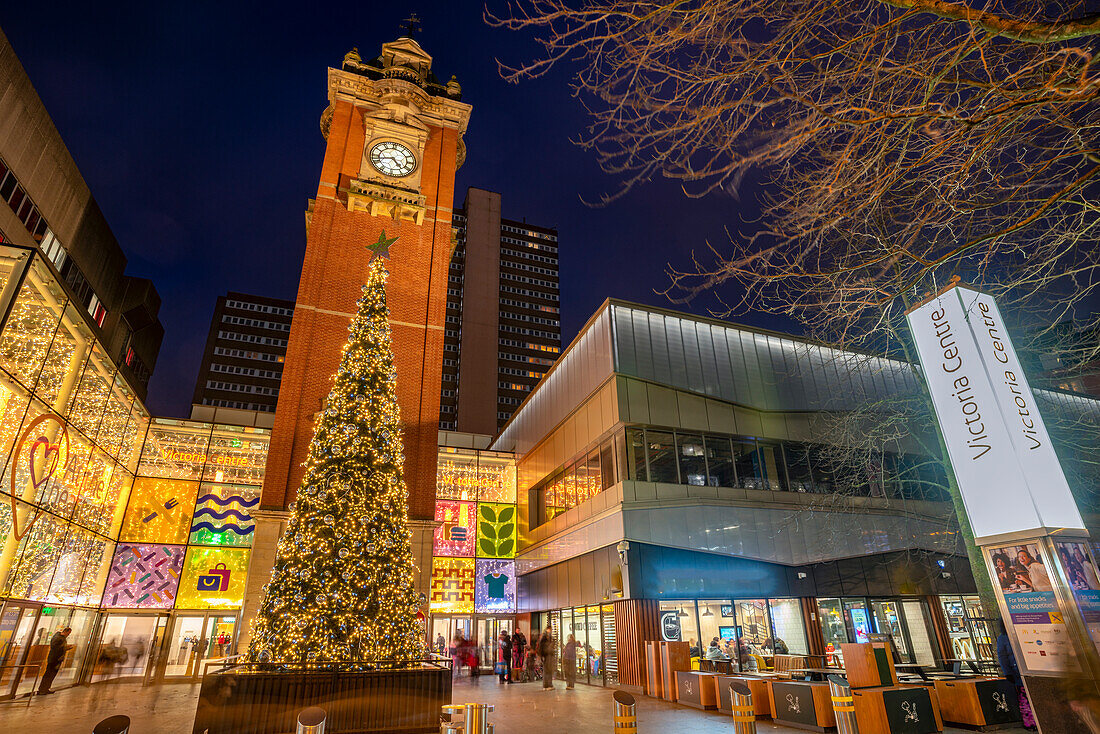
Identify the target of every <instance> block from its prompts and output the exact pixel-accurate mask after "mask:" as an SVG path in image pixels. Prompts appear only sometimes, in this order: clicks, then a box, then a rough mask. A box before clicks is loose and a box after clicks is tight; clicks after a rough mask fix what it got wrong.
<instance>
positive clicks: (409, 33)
mask: <svg viewBox="0 0 1100 734" xmlns="http://www.w3.org/2000/svg"><path fill="white" fill-rule="evenodd" d="M420 29H421V26H420V16H419V15H417V14H416V13H409V17H408V18H405V37H406V38H412V37H413V34H414V33H416V32H417V31H419V30H420Z"/></svg>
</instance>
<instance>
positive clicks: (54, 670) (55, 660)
mask: <svg viewBox="0 0 1100 734" xmlns="http://www.w3.org/2000/svg"><path fill="white" fill-rule="evenodd" d="M72 631H73V628H72V627H65V628H63V629H61V630H59V631H58V632H55V633H54V636H53V637H51V638H50V651H49V652H48V653H46V672H45V673H43V674H42V682H41V684H40V685H39V686H38V695H39V696H47V695H49V694H51V693H53V691H52V690H50V686H52V685H53V679H54V678H56V677H57V674H58V673H59V672H61V665H62V664H63V663H64V662H65V653H67V652H68V651H69V650H72V649H73V647H75V646H74V645H69V644H67V643H66V642H65V641H66V640H67V639H68V637H69V635H70V634H71V633H72Z"/></svg>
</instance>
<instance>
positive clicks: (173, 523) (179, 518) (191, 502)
mask: <svg viewBox="0 0 1100 734" xmlns="http://www.w3.org/2000/svg"><path fill="white" fill-rule="evenodd" d="M198 488H199V485H198V483H197V482H183V481H179V480H175V479H159V478H155V477H138V478H137V479H135V480H134V488H133V490H132V491H131V492H130V504H129V506H128V507H127V508H126V517H125V519H124V521H123V523H122V534H121V536H120V537H119V540H120V541H123V542H136V543H166V544H169V545H182V544H183V543H186V542H187V536H188V534H189V533H190V532H191V512H192V511H193V510H194V508H195V495H196V494H197V493H198Z"/></svg>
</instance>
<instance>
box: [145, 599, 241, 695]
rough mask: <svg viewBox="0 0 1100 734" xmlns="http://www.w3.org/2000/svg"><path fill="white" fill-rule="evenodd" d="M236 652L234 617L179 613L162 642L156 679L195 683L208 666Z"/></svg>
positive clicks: (222, 614)
mask: <svg viewBox="0 0 1100 734" xmlns="http://www.w3.org/2000/svg"><path fill="white" fill-rule="evenodd" d="M236 652H237V615H236V614H225V613H218V612H180V613H177V614H176V615H175V616H173V618H172V623H171V625H170V626H169V632H168V634H167V636H166V638H165V641H164V650H163V654H162V660H161V664H160V666H159V669H158V670H157V679H158V680H160V679H163V678H165V677H171V678H191V679H192V680H197V679H199V678H200V677H201V676H202V673H203V670H205V669H206V668H207V667H208V664H209V663H214V662H218V661H221V660H225V659H226V658H229V657H232V656H234V655H236Z"/></svg>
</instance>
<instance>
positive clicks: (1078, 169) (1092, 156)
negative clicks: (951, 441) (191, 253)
mask: <svg viewBox="0 0 1100 734" xmlns="http://www.w3.org/2000/svg"><path fill="white" fill-rule="evenodd" d="M1097 9H1098V3H1097V0H1070V1H1069V2H1063V3H1054V2H1042V1H1041V0H1019V1H1014V0H989V1H988V2H977V0H958V1H952V0H852V1H851V2H834V1H833V0H711V1H710V2H702V1H699V0H696V1H691V2H689V1H687V0H650V1H648V2H647V1H644V0H639V1H631V0H514V1H513V2H509V3H507V4H506V5H498V6H490V7H488V8H487V9H486V13H485V15H486V19H487V21H488V22H489V23H491V24H494V25H497V26H501V27H505V28H510V29H513V30H516V31H523V32H529V33H532V34H533V36H534V38H535V40H536V42H537V43H538V44H540V45H541V48H542V53H541V54H540V55H539V56H538V57H536V58H535V59H534V60H532V61H530V62H527V63H521V64H518V65H513V64H512V63H511V62H512V61H513V60H508V62H507V63H504V62H502V63H501V72H502V74H503V75H504V77H505V78H506V79H509V80H511V81H513V82H519V81H521V80H524V79H528V78H532V77H537V76H540V75H542V74H545V73H546V72H548V71H549V70H550V69H552V68H553V67H555V66H558V65H567V66H568V67H569V68H570V69H571V70H573V71H574V75H573V90H574V93H575V94H576V96H577V97H578V98H580V99H581V100H582V101H583V102H584V104H585V105H586V107H587V109H588V110H589V112H590V115H591V122H590V124H589V125H588V126H587V128H586V129H585V130H584V131H583V132H582V133H581V135H580V138H579V141H578V142H579V144H580V145H582V146H584V147H585V148H587V149H589V150H591V151H592V152H593V154H594V155H595V156H596V158H597V159H598V161H599V163H600V165H601V166H602V167H603V169H604V170H605V171H606V172H607V173H609V174H611V176H612V177H613V178H614V180H615V181H616V182H617V184H616V186H615V187H613V189H612V190H611V191H610V192H609V193H608V194H607V195H606V196H605V197H604V198H603V201H604V202H606V201H609V200H611V199H614V198H616V197H618V196H622V195H623V194H625V193H627V192H629V191H630V190H631V189H633V188H635V187H637V186H640V185H644V184H645V183H647V182H649V181H651V180H652V179H654V178H656V177H666V178H671V179H674V180H677V181H679V182H681V184H682V187H683V190H684V193H685V194H686V195H688V196H706V195H711V196H722V195H725V196H726V197H728V198H729V199H730V200H732V197H736V196H739V195H741V194H742V193H743V192H744V189H745V188H746V187H745V179H746V176H748V175H750V174H751V175H752V176H753V178H754V180H756V181H758V182H759V184H760V185H759V186H758V187H756V188H757V189H758V190H759V191H762V192H763V193H762V201H761V202H760V203H761V207H762V208H761V215H760V217H759V219H758V220H756V221H752V222H731V223H730V227H729V229H730V232H731V236H730V237H729V241H728V242H723V243H721V244H717V243H715V244H713V245H711V244H708V245H707V246H705V247H703V246H701V247H700V248H699V249H698V251H697V253H695V254H693V255H692V257H691V258H690V261H687V262H683V261H681V262H674V263H673V264H672V265H670V266H669V275H670V277H671V286H670V288H669V290H668V292H667V293H668V295H669V297H670V298H672V299H673V300H676V301H681V302H683V301H687V300H690V299H692V298H694V297H696V296H699V295H700V294H703V293H707V294H713V295H716V296H717V297H718V298H720V299H721V302H722V304H723V305H722V308H721V309H720V312H721V314H723V315H728V314H731V313H743V312H747V311H753V310H755V311H765V312H770V313H777V314H782V315H784V316H787V317H790V318H793V319H795V320H797V321H798V322H799V323H801V324H802V325H803V326H804V327H805V329H806V331H807V333H808V334H810V335H812V336H815V337H817V338H819V339H822V340H824V341H827V342H829V343H832V344H835V345H837V346H840V347H843V348H853V347H855V348H864V349H870V350H874V351H878V352H882V351H885V352H891V353H894V354H897V355H898V356H901V357H902V358H905V359H908V360H910V361H915V355H913V354H912V353H911V351H910V350H909V345H908V337H907V336H906V330H905V328H904V319H903V314H904V311H905V310H906V308H908V307H909V306H910V305H911V304H912V303H913V302H914V301H915V300H917V299H918V298H919V297H920V296H921V295H923V294H924V293H926V292H928V291H930V290H934V289H936V288H937V287H939V286H941V285H943V284H944V283H946V282H947V281H948V279H949V278H951V277H955V276H957V277H960V278H961V279H962V280H964V281H966V282H969V283H973V284H975V285H978V286H979V287H981V288H983V289H984V290H987V291H989V292H991V293H992V294H993V295H994V296H995V297H996V298H997V299H998V300H999V302H1000V303H1001V304H1002V308H1003V310H1005V311H1006V312H1008V313H1010V314H1012V315H1013V317H1014V318H1015V320H1016V328H1015V330H1014V332H1015V335H1016V336H1017V337H1018V338H1019V337H1022V336H1023V335H1024V334H1026V335H1028V336H1029V337H1031V338H1033V339H1034V340H1035V343H1036V344H1040V345H1043V346H1042V348H1043V349H1046V350H1050V351H1058V350H1061V351H1062V352H1064V353H1065V356H1066V357H1067V359H1066V363H1067V364H1073V365H1086V366H1087V365H1092V364H1095V363H1096V360H1097V358H1098V357H1100V344H1098V342H1097V340H1096V339H1095V338H1091V339H1076V340H1075V341H1074V342H1073V345H1072V346H1071V347H1066V346H1064V342H1063V341H1061V340H1059V339H1057V338H1055V337H1056V336H1057V334H1054V329H1055V328H1056V326H1057V325H1058V324H1060V323H1062V322H1065V321H1067V320H1069V319H1076V320H1078V321H1084V322H1086V323H1085V326H1084V328H1083V329H1082V330H1081V331H1080V332H1078V334H1096V333H1100V332H1098V331H1097V330H1096V327H1097V322H1093V321H1092V320H1093V319H1095V318H1096V317H1095V314H1093V313H1092V311H1093V308H1092V307H1093V306H1094V304H1095V303H1096V302H1097V296H1098V295H1100V294H1098V291H1097V289H1098V288H1100V237H1098V236H1097V231H1096V230H1097V225H1098V221H1100V220H1098V218H1097V216H1096V214H1097V210H1096V208H1097V203H1096V202H1097V194H1098V193H1100V140H1098V137H1097V130H1096V126H1097V123H1098V113H1097V106H1096V104H1095V102H1096V99H1097V95H1098V94H1100V77H1098V73H1097V65H1096V62H1095V59H1094V56H1095V51H1096V44H1097V37H1098V36H1100V13H1097ZM597 203H599V202H597ZM732 208H733V207H731V209H732ZM701 245H702V243H701ZM1059 344H1061V345H1062V346H1058V345H1059ZM1020 346H1022V347H1023V348H1024V349H1025V350H1026V349H1027V346H1026V345H1020ZM878 407H881V406H878ZM895 407H899V406H895ZM900 407H901V410H899V411H898V412H897V413H896V415H899V416H902V419H903V420H908V421H910V423H909V425H913V424H912V423H911V421H930V420H931V416H932V411H931V408H930V404H929V402H928V399H927V396H926V395H924V396H918V399H917V400H915V401H914V402H910V403H908V404H907V405H905V406H900ZM1051 412H1052V414H1054V413H1057V411H1051ZM863 418H864V417H860V416H852V415H848V416H845V417H844V419H843V421H849V422H850V421H857V420H863ZM1053 418H1054V419H1055V420H1060V418H1059V416H1057V415H1054V416H1053ZM1063 422H1064V424H1065V425H1064V426H1062V428H1059V427H1058V426H1053V425H1052V427H1051V430H1052V432H1055V433H1057V434H1059V435H1060V436H1061V439H1062V441H1063V446H1068V447H1072V446H1078V447H1082V448H1084V447H1087V448H1088V449H1089V453H1091V452H1093V451H1094V450H1095V445H1096V444H1095V441H1096V439H1097V437H1100V430H1098V425H1100V423H1098V422H1097V421H1095V420H1093V419H1091V418H1090V419H1081V418H1080V416H1077V415H1071V416H1070V417H1069V418H1067V419H1066V420H1065V421H1063ZM891 427H893V428H897V427H898V426H897V424H896V423H895V422H893V421H892V420H891V421H885V422H884V423H883V424H882V427H881V430H883V431H886V432H887V433H889V432H890V431H891V430H892V428H891ZM834 428H835V434H834V435H833V437H832V440H833V442H834V444H835V445H837V446H840V447H846V449H847V450H850V451H855V452H859V451H868V450H872V447H873V446H874V440H875V439H876V435H875V434H866V433H864V434H860V435H858V436H857V434H855V433H852V432H850V431H849V432H848V433H847V434H846V433H845V430H846V429H844V428H843V424H842V423H838V424H837V425H836V426H834ZM1063 428H1064V430H1063ZM846 435H847V437H848V438H849V439H852V440H851V441H850V442H849V443H847V444H845V440H846V439H845V436H846ZM929 435H933V436H934V435H936V434H935V432H934V431H933V432H932V433H930V434H929ZM877 438H879V439H882V440H886V437H885V436H877ZM857 439H858V440H857ZM1090 441H1091V442H1092V444H1091V445H1090ZM879 448H880V447H879ZM879 448H875V449H874V450H879ZM927 448H928V450H929V455H931V456H934V457H939V459H940V460H941V461H942V462H943V463H944V465H945V466H949V464H948V462H947V461H946V456H945V454H944V451H943V447H942V444H941V445H939V446H929V447H927ZM849 458H850V457H849ZM1078 463H1080V462H1078ZM1078 469H1080V470H1081V471H1082V472H1084V474H1082V475H1081V476H1080V477H1079V478H1078V480H1074V481H1088V477H1090V476H1095V474H1090V472H1092V468H1090V467H1089V466H1088V462H1087V461H1085V462H1084V463H1083V464H1082V465H1081V466H1077V464H1075V465H1074V468H1071V469H1067V472H1069V473H1072V472H1073V471H1077V470H1078ZM949 476H950V473H949ZM1071 480H1073V479H1072V477H1071ZM949 485H950V486H949V487H948V489H949V490H950V491H951V493H952V496H953V499H954V501H955V503H956V507H957V508H958V509H960V510H961V506H960V504H959V495H958V491H957V488H956V487H955V486H954V480H953V478H951V479H950V480H949ZM959 521H960V525H961V526H962V528H963V531H964V536H965V537H966V538H967V539H968V540H972V537H973V536H972V535H971V534H970V533H969V532H968V530H969V528H968V523H967V521H966V516H965V513H963V512H961V511H960V512H959ZM968 545H971V546H972V545H973V544H972V543H968ZM972 562H973V564H974V567H975V568H974V570H975V572H976V573H975V576H976V577H984V575H985V574H984V567H983V566H982V564H981V562H980V560H979V559H978V558H977V556H976V554H973V553H972ZM983 596H984V595H983Z"/></svg>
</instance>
